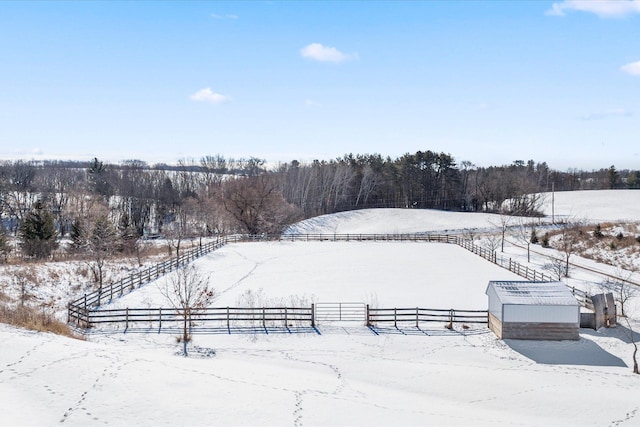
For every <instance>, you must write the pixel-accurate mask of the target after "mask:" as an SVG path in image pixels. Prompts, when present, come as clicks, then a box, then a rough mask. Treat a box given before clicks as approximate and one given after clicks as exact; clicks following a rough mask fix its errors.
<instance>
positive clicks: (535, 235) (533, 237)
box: [530, 228, 540, 245]
mask: <svg viewBox="0 0 640 427" xmlns="http://www.w3.org/2000/svg"><path fill="white" fill-rule="evenodd" d="M530 241H531V243H533V244H534V245H535V244H538V243H540V239H538V233H537V232H536V229H535V228H534V229H532V230H531V240H530Z"/></svg>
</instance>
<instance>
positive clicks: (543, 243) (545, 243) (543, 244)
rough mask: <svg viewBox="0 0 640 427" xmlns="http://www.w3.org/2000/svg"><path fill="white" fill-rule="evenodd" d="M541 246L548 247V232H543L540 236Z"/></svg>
mask: <svg viewBox="0 0 640 427" xmlns="http://www.w3.org/2000/svg"><path fill="white" fill-rule="evenodd" d="M542 247H543V248H548V247H549V233H544V236H543V237H542Z"/></svg>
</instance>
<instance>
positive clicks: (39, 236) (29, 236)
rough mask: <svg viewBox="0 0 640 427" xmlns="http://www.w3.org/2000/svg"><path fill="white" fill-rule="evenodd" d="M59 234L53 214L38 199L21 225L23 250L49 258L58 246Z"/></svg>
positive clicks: (26, 253)
mask: <svg viewBox="0 0 640 427" xmlns="http://www.w3.org/2000/svg"><path fill="white" fill-rule="evenodd" d="M57 236H58V233H57V232H56V226H55V222H54V219H53V215H51V213H50V212H49V211H47V210H46V209H45V206H44V203H42V201H40V200H38V201H37V202H35V203H34V205H33V209H32V210H31V212H29V214H27V216H26V218H25V219H24V221H23V222H22V224H21V226H20V238H21V239H22V243H21V246H22V251H23V252H24V254H25V255H27V256H29V257H35V258H38V259H43V258H47V257H49V256H51V253H52V252H53V251H54V250H55V249H56V248H57V247H58V242H57Z"/></svg>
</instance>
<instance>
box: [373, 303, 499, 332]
mask: <svg viewBox="0 0 640 427" xmlns="http://www.w3.org/2000/svg"><path fill="white" fill-rule="evenodd" d="M488 316H489V314H488V311H487V310H456V309H453V308H452V309H437V308H420V307H415V308H370V307H369V306H367V326H375V325H377V324H379V323H393V325H394V326H397V325H398V323H413V324H415V326H416V327H418V326H419V325H420V323H421V322H443V323H447V324H449V325H452V324H453V323H482V324H488V322H489V318H488Z"/></svg>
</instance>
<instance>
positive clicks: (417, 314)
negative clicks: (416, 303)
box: [416, 307, 420, 328]
mask: <svg viewBox="0 0 640 427" xmlns="http://www.w3.org/2000/svg"><path fill="white" fill-rule="evenodd" d="M419 320H420V315H419V309H418V307H416V328H418V327H419V326H420V324H419V323H418V322H419Z"/></svg>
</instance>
